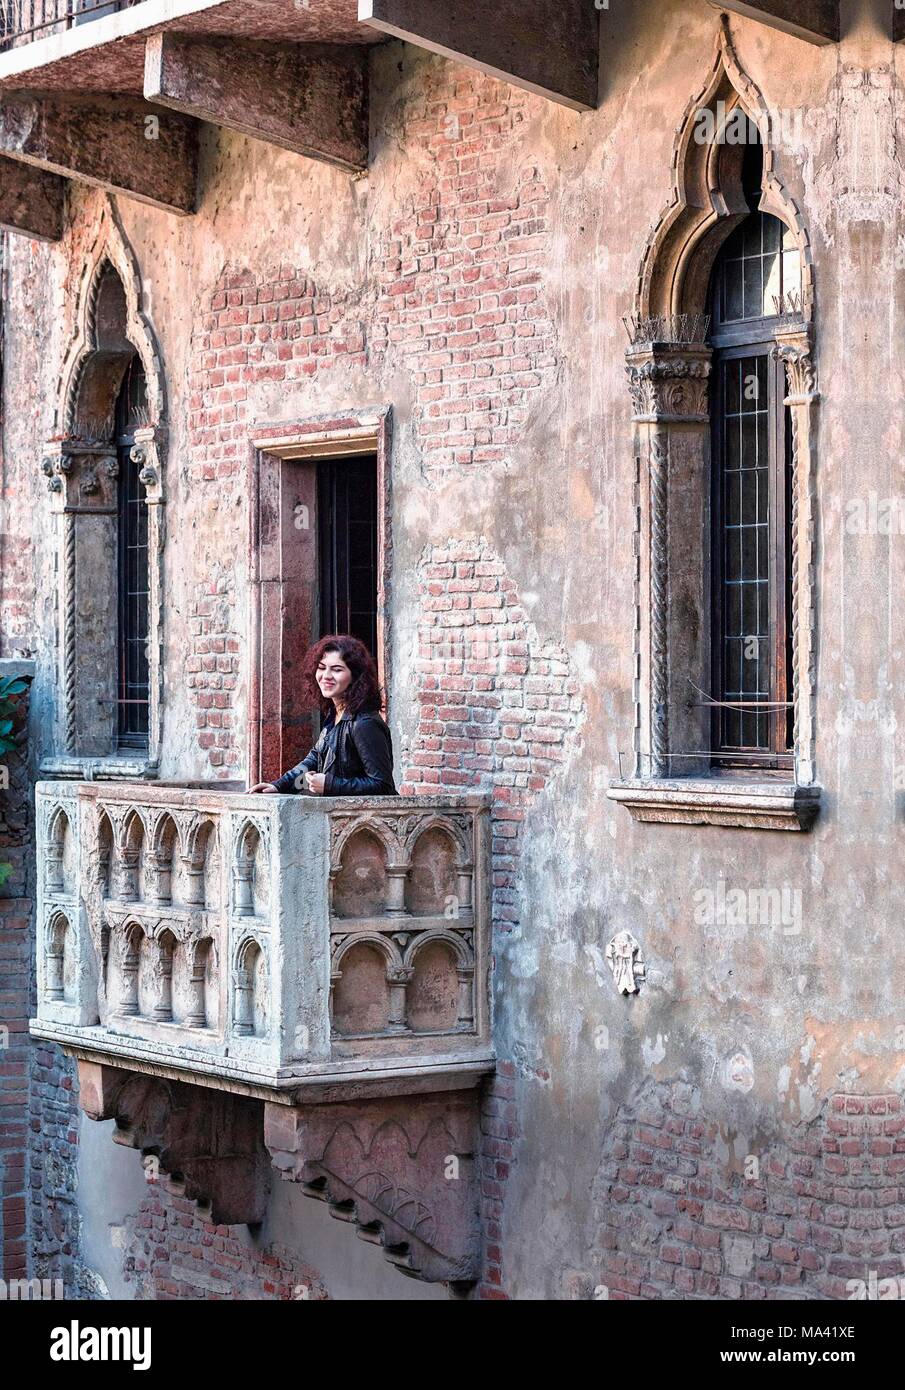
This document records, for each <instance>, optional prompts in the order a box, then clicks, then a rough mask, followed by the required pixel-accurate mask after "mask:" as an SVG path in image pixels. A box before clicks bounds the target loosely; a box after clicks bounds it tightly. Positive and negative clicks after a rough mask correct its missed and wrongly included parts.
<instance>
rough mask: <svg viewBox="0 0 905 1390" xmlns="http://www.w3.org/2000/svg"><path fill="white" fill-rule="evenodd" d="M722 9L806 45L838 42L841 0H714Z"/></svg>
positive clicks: (717, 7)
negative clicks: (781, 32)
mask: <svg viewBox="0 0 905 1390" xmlns="http://www.w3.org/2000/svg"><path fill="white" fill-rule="evenodd" d="M710 3H711V5H713V6H714V7H715V8H716V9H718V10H731V11H732V13H733V14H740V15H744V16H745V18H746V19H756V20H759V21H760V23H761V24H767V25H769V26H770V28H771V29H781V30H782V31H783V33H785V34H794V35H795V37H796V38H797V39H804V40H805V42H806V43H815V44H827V43H838V42H839V37H840V32H841V24H840V19H839V0H710Z"/></svg>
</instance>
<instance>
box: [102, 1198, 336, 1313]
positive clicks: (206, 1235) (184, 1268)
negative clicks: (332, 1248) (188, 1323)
mask: <svg viewBox="0 0 905 1390" xmlns="http://www.w3.org/2000/svg"><path fill="white" fill-rule="evenodd" d="M120 1234H121V1240H122V1248H123V1270H124V1276H125V1279H126V1282H127V1283H131V1284H132V1285H133V1286H134V1289H135V1296H136V1298H142V1299H163V1300H171V1299H185V1298H188V1299H207V1300H218V1299H224V1298H227V1299H237V1300H242V1299H263V1300H275V1299H279V1300H294V1301H295V1300H308V1301H314V1302H321V1301H323V1300H324V1299H327V1298H328V1297H329V1294H328V1293H327V1289H326V1286H325V1285H324V1282H323V1280H322V1279H321V1277H320V1275H319V1274H318V1273H317V1271H316V1270H314V1269H312V1268H311V1266H310V1265H307V1264H306V1263H305V1262H304V1261H303V1260H300V1259H299V1258H298V1257H297V1256H296V1255H294V1254H293V1253H292V1252H291V1251H290V1250H287V1249H285V1248H284V1247H283V1246H280V1245H276V1244H271V1245H268V1246H266V1247H265V1248H260V1249H259V1248H250V1247H249V1245H248V1242H247V1239H246V1238H245V1232H244V1231H240V1230H237V1229H234V1228H233V1227H231V1226H214V1225H212V1224H211V1223H210V1222H209V1221H205V1220H203V1218H202V1217H200V1216H199V1214H198V1208H197V1206H196V1204H195V1203H194V1202H190V1201H188V1200H187V1199H186V1198H185V1197H176V1196H174V1195H173V1194H172V1193H170V1192H167V1190H166V1189H165V1188H164V1187H162V1186H161V1187H157V1186H154V1188H153V1190H151V1191H149V1195H148V1196H147V1197H146V1198H145V1199H144V1200H143V1201H142V1202H141V1204H140V1205H139V1208H138V1211H137V1212H136V1214H135V1215H134V1216H131V1217H129V1219H128V1221H127V1222H126V1225H125V1227H124V1228H123V1229H122V1232H121V1233H120Z"/></svg>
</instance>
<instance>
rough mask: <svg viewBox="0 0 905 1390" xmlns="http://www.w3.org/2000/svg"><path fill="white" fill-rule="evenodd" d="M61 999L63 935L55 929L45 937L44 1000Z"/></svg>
mask: <svg viewBox="0 0 905 1390" xmlns="http://www.w3.org/2000/svg"><path fill="white" fill-rule="evenodd" d="M63 997H64V994H63V935H62V932H61V931H60V929H59V928H58V927H55V928H54V929H53V930H52V931H51V932H50V933H49V935H48V937H47V949H46V950H45V952H44V998H45V999H47V1000H49V1001H57V1000H60V999H62V998H63Z"/></svg>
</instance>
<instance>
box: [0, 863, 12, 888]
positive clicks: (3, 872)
mask: <svg viewBox="0 0 905 1390" xmlns="http://www.w3.org/2000/svg"><path fill="white" fill-rule="evenodd" d="M12 871H13V866H12V864H0V888H2V887H3V885H4V883H5V882H6V880H7V879H8V878H9V876H10V874H11V873H12Z"/></svg>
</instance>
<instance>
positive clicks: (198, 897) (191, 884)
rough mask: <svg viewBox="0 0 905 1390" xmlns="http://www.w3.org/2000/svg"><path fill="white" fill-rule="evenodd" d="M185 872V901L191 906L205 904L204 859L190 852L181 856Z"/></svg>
mask: <svg viewBox="0 0 905 1390" xmlns="http://www.w3.org/2000/svg"><path fill="white" fill-rule="evenodd" d="M179 860H180V863H181V864H182V867H183V870H184V872H185V901H186V903H187V905H188V906H189V907H203V906H204V859H203V858H202V859H197V858H195V857H193V856H192V855H190V854H181V855H180V856H179Z"/></svg>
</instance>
